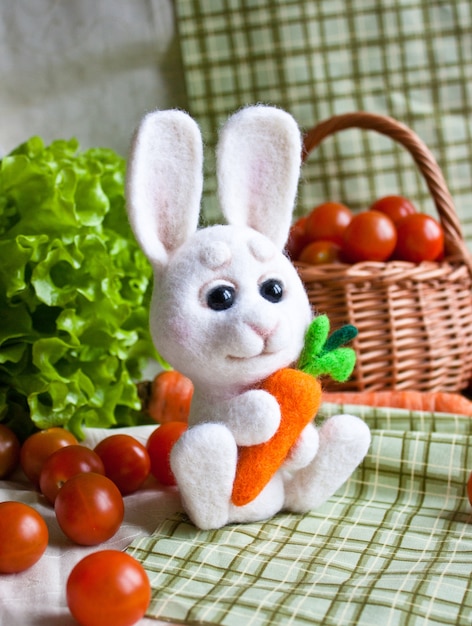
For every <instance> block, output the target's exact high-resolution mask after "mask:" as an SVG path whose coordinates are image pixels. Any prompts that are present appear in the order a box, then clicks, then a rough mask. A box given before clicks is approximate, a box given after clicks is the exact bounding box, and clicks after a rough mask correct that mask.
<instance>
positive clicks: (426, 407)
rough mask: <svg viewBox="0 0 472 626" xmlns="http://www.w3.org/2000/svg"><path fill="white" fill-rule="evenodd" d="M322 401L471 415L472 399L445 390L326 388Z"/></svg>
mask: <svg viewBox="0 0 472 626" xmlns="http://www.w3.org/2000/svg"><path fill="white" fill-rule="evenodd" d="M323 402H333V403H335V404H363V405H365V406H377V407H392V408H395V409H408V410H410V411H428V412H438V413H453V414H455V415H470V416H472V402H471V401H470V400H467V398H465V397H464V396H462V395H461V394H459V393H449V392H444V391H414V390H405V391H400V390H395V389H394V390H391V391H390V390H385V391H334V392H329V391H324V392H323Z"/></svg>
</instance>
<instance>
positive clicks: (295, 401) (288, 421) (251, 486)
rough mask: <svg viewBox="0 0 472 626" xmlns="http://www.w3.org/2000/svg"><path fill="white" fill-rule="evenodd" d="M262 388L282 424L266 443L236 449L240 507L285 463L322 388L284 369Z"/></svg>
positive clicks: (236, 501)
mask: <svg viewBox="0 0 472 626" xmlns="http://www.w3.org/2000/svg"><path fill="white" fill-rule="evenodd" d="M261 388H262V389H264V390H266V391H268V392H269V393H270V394H272V395H273V396H274V397H275V398H276V400H277V401H278V403H279V405H280V412H281V421H280V426H279V429H278V430H277V432H276V433H275V435H274V436H273V437H272V438H271V439H269V440H268V441H266V442H264V443H261V444H258V445H254V446H244V447H240V448H239V453H238V465H237V469H236V478H235V481H234V485H233V493H232V497H231V499H232V501H233V503H234V504H236V505H237V506H243V505H244V504H247V503H248V502H251V501H252V500H254V498H255V497H256V496H257V495H258V494H259V493H260V492H261V491H262V489H263V488H264V487H265V486H266V485H267V483H268V482H269V481H270V479H271V478H272V476H273V475H274V474H275V472H276V471H277V470H278V469H279V467H280V466H281V464H282V463H283V462H284V460H285V458H286V457H287V454H288V453H289V451H290V448H291V447H292V446H293V444H294V443H295V442H296V441H297V439H298V437H299V435H300V433H301V431H302V430H303V429H304V428H305V426H306V425H307V424H308V423H309V422H311V421H312V420H313V419H314V417H315V415H316V412H317V410H318V407H319V405H320V401H321V386H320V384H319V382H318V381H317V380H316V378H314V377H313V376H311V375H309V374H305V373H304V372H301V371H300V370H295V369H290V368H284V369H282V370H279V371H278V372H275V373H274V374H272V375H271V376H269V378H267V379H266V380H265V381H264V382H263V383H262V385H261Z"/></svg>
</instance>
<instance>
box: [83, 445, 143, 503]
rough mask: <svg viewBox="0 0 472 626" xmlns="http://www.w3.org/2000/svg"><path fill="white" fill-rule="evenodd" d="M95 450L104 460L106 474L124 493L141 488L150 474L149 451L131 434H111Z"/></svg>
mask: <svg viewBox="0 0 472 626" xmlns="http://www.w3.org/2000/svg"><path fill="white" fill-rule="evenodd" d="M95 452H96V453H97V455H98V456H99V457H100V458H101V460H102V461H103V465H104V467H105V474H106V476H108V478H110V480H112V481H113V482H114V483H115V485H116V486H117V487H118V489H119V490H120V491H121V494H122V495H126V494H128V493H133V491H136V490H137V489H139V488H140V487H141V485H142V484H143V483H144V481H145V480H146V478H147V477H148V476H149V472H150V469H151V460H150V458H149V454H148V451H147V450H146V448H145V447H144V446H143V445H142V444H141V443H139V441H137V440H136V439H135V438H134V437H131V435H125V434H116V435H110V436H109V437H106V438H105V439H103V440H102V441H100V443H99V444H97V445H96V446H95Z"/></svg>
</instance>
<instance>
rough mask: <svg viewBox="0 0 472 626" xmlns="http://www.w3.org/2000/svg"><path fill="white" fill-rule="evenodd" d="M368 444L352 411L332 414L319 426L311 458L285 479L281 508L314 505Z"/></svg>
mask: <svg viewBox="0 0 472 626" xmlns="http://www.w3.org/2000/svg"><path fill="white" fill-rule="evenodd" d="M369 445H370V431H369V428H368V427H367V425H366V424H365V423H364V422H363V421H362V420H361V419H359V418H357V417H354V416H352V415H334V416H333V417H331V418H330V419H328V420H327V421H326V422H325V423H324V424H323V426H321V428H320V429H319V448H318V453H317V454H316V456H315V458H314V460H313V461H312V462H311V463H310V464H309V465H308V466H307V467H305V468H303V469H301V470H299V471H298V472H297V473H295V474H294V475H293V476H292V477H291V478H290V479H288V480H287V482H286V483H285V488H286V489H285V494H286V495H285V508H286V509H288V510H290V511H294V512H298V513H302V512H306V511H309V510H310V509H314V508H317V507H318V506H320V505H321V504H323V502H325V501H326V500H327V499H328V498H330V497H331V496H332V495H333V494H334V493H335V491H337V490H338V489H339V487H340V486H341V485H342V484H343V483H344V482H346V480H347V479H348V478H349V476H350V475H351V474H352V473H353V472H354V470H355V469H356V467H357V466H358V465H359V464H360V462H361V461H362V459H363V458H364V457H365V455H366V454H367V450H368V449H369Z"/></svg>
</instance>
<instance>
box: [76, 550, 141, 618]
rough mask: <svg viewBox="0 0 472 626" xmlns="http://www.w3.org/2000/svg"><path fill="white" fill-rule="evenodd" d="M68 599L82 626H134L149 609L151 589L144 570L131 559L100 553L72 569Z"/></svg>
mask: <svg viewBox="0 0 472 626" xmlns="http://www.w3.org/2000/svg"><path fill="white" fill-rule="evenodd" d="M66 597H67V604H68V606H69V610H70V612H71V613H72V615H73V616H74V618H75V619H76V620H77V622H78V623H79V624H81V626H132V624H136V622H138V621H139V620H140V619H141V618H142V617H143V615H144V614H145V612H146V609H147V607H148V606H149V602H150V600H151V585H150V583H149V579H148V577H147V575H146V572H145V571H144V568H143V566H142V565H141V564H140V563H139V562H138V561H137V560H136V559H135V558H133V557H132V556H131V555H129V554H127V553H126V552H119V551H118V550H100V551H99V552H94V553H93V554H89V555H88V556H86V557H85V558H83V559H82V560H81V561H79V562H78V563H77V565H76V566H75V567H74V568H73V569H72V571H71V573H70V575H69V578H68V579H67V584H66Z"/></svg>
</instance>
